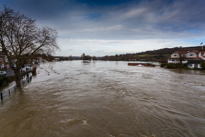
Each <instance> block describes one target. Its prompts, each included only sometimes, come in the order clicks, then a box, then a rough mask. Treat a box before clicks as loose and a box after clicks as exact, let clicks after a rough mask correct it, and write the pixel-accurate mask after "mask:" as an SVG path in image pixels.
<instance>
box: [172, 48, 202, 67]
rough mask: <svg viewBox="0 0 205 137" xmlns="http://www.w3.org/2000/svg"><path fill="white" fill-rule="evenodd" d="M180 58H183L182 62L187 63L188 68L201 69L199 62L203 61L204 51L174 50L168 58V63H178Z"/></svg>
mask: <svg viewBox="0 0 205 137" xmlns="http://www.w3.org/2000/svg"><path fill="white" fill-rule="evenodd" d="M180 58H182V59H183V61H182V63H183V64H187V67H188V68H199V69H201V68H202V67H201V63H203V62H205V51H203V50H202V51H198V50H193V51H188V52H186V51H175V52H174V53H173V54H171V58H170V59H168V63H180V61H179V60H180Z"/></svg>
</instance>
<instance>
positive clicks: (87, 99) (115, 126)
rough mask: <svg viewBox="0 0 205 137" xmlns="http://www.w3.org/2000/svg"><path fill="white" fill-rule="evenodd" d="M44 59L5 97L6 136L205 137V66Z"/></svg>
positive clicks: (2, 120) (0, 112) (1, 119)
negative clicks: (34, 73) (189, 67)
mask: <svg viewBox="0 0 205 137" xmlns="http://www.w3.org/2000/svg"><path fill="white" fill-rule="evenodd" d="M127 63H128V62H109V61H108V62H103V61H96V62H90V63H83V62H82V61H64V62H54V63H46V64H41V65H40V67H39V68H38V69H37V73H38V74H37V76H35V77H33V79H32V82H31V83H29V84H27V85H25V86H24V87H22V88H21V89H19V90H18V91H16V92H15V93H14V94H12V96H11V97H9V98H7V99H5V100H3V102H1V104H0V137H204V136H205V72H204V71H196V70H177V69H173V70H172V69H163V68H160V67H155V68H152V67H137V66H128V65H127Z"/></svg>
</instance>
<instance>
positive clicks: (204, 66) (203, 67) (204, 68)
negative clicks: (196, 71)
mask: <svg viewBox="0 0 205 137" xmlns="http://www.w3.org/2000/svg"><path fill="white" fill-rule="evenodd" d="M201 67H202V69H203V70H205V62H204V63H201Z"/></svg>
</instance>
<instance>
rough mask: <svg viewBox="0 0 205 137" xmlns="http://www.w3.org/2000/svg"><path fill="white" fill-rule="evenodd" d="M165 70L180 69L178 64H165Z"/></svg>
mask: <svg viewBox="0 0 205 137" xmlns="http://www.w3.org/2000/svg"><path fill="white" fill-rule="evenodd" d="M167 68H181V66H180V64H174V63H170V64H167Z"/></svg>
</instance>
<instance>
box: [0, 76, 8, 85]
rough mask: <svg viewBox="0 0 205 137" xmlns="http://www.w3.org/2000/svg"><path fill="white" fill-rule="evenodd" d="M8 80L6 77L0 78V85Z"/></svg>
mask: <svg viewBox="0 0 205 137" xmlns="http://www.w3.org/2000/svg"><path fill="white" fill-rule="evenodd" d="M7 81H8V78H7V77H0V85H1V84H2V83H4V82H7Z"/></svg>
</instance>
